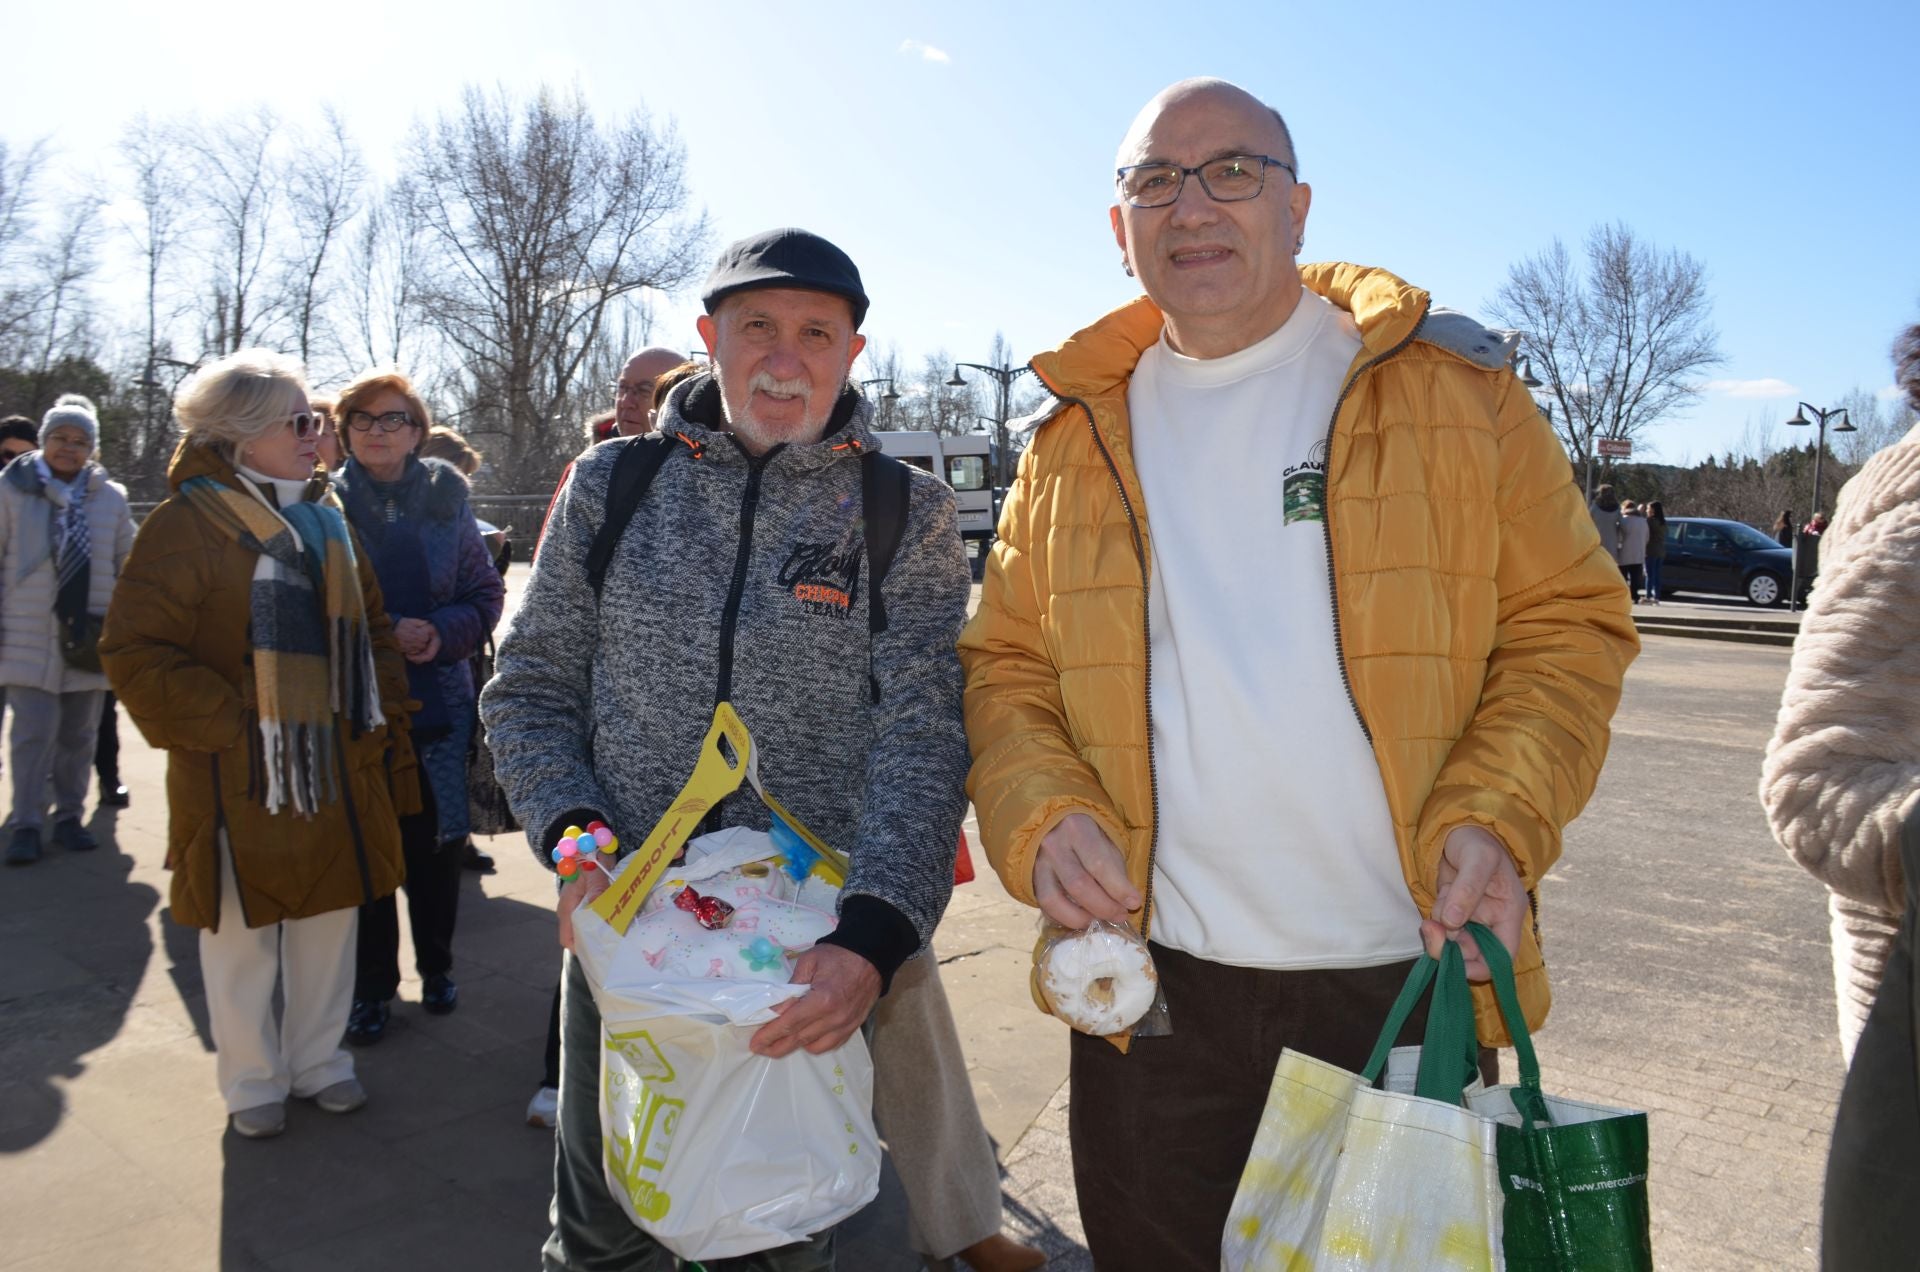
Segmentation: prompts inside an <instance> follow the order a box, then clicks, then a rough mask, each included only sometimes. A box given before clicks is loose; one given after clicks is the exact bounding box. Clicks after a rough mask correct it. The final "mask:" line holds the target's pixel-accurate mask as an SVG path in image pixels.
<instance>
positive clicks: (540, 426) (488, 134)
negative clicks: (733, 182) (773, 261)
mask: <svg viewBox="0 0 1920 1272" xmlns="http://www.w3.org/2000/svg"><path fill="white" fill-rule="evenodd" d="M685 164H686V154H685V151H684V149H683V148H682V146H681V144H680V141H679V139H678V136H677V134H676V133H675V131H674V129H673V127H672V126H671V125H670V124H669V125H664V126H658V127H656V126H655V125H654V124H653V123H652V122H651V121H650V120H649V119H648V118H647V117H646V116H644V115H640V114H636V115H632V116H629V117H627V118H626V119H624V120H620V121H617V122H614V123H611V124H608V125H604V126H603V125H602V124H601V123H599V122H598V121H596V120H595V119H594V118H593V116H592V114H591V113H590V112H589V111H588V109H587V106H586V103H585V101H584V100H583V99H582V97H581V95H580V93H579V92H578V90H574V91H572V92H569V93H562V92H559V91H556V90H553V89H542V90H540V91H539V92H538V93H536V94H534V95H533V96H532V97H531V98H529V99H526V100H519V99H516V98H515V97H514V96H513V95H511V94H510V93H509V92H508V91H507V90H506V89H504V88H501V89H495V90H493V91H491V92H489V91H485V90H482V89H480V88H476V87H469V88H468V89H467V90H466V91H465V93H464V94H463V97H462V100H461V105H460V108H459V109H458V110H457V111H454V112H452V113H450V114H447V115H443V116H441V117H440V118H439V119H438V120H437V121H436V122H435V123H434V124H433V125H432V126H431V127H422V128H421V129H419V130H418V132H417V133H416V134H415V136H414V138H413V139H412V142H411V144H410V146H409V153H408V155H407V159H406V171H407V172H408V173H409V175H410V176H411V178H412V180H413V181H414V183H415V186H416V189H417V191H418V205H419V207H420V209H421V213H422V216H423V219H424V224H425V228H426V234H427V237H428V239H429V240H430V242H431V251H430V253H429V257H428V263H429V269H428V270H426V271H425V273H424V280H423V285H422V288H421V291H420V294H419V298H420V308H419V311H418V312H419V313H420V314H421V316H422V318H423V319H424V320H425V321H427V322H429V323H431V324H433V326H434V327H435V329H436V330H437V332H438V333H439V334H440V335H441V337H442V338H443V339H445V340H446V341H447V343H448V345H449V347H450V350H451V351H452V352H453V353H454V354H455V355H456V356H457V359H458V361H460V362H461V363H462V364H464V366H465V367H466V369H467V370H468V372H469V373H470V374H471V376H472V377H473V382H474V385H475V387H476V390H479V391H485V392H489V393H495V394H497V395H498V400H499V403H500V408H501V414H502V417H503V422H504V425H505V429H504V431H505V432H506V433H507V444H506V446H505V447H503V448H496V453H499V452H501V451H503V452H504V453H499V458H500V460H501V461H502V462H503V463H504V465H505V466H506V470H507V471H509V472H515V473H525V474H526V475H527V477H528V480H529V481H538V482H544V481H545V480H546V479H547V477H548V475H549V474H548V471H547V470H548V469H549V468H551V467H552V466H553V465H554V463H555V462H557V460H559V459H562V458H564V457H565V456H566V455H568V454H571V453H572V450H573V448H574V443H575V441H576V438H577V433H576V431H575V428H574V423H575V422H574V421H572V420H571V419H566V418H562V419H558V420H556V419H555V418H554V417H555V416H556V415H557V414H561V412H560V410H559V408H560V407H561V406H562V405H563V404H564V403H565V401H566V399H567V396H568V394H569V392H570V391H571V390H572V388H573V386H574V385H575V383H576V380H577V378H578V376H579V374H580V372H581V370H582V366H583V364H584V362H585V361H586V359H587V356H588V351H589V350H591V349H592V348H594V346H595V344H596V342H597V340H598V338H599V337H600V335H601V332H602V330H603V328H604V326H605V324H606V322H607V318H608V313H609V308H610V306H612V305H613V303H614V302H615V301H616V300H618V299H619V298H621V297H623V296H628V295H632V294H635V293H638V292H640V291H641V290H642V289H643V288H654V289H657V290H672V289H674V288H677V287H678V286H680V285H681V284H682V283H684V282H686V281H687V280H688V279H689V278H691V277H692V276H693V274H694V272H695V271H696V270H697V269H699V268H700V267H701V266H703V265H704V264H705V263H706V255H707V243H708V237H709V233H708V227H707V221H706V218H705V216H704V215H701V214H696V213H694V212H692V211H691V210H690V208H689V206H688V204H689V200H688V193H687V184H686V171H685Z"/></svg>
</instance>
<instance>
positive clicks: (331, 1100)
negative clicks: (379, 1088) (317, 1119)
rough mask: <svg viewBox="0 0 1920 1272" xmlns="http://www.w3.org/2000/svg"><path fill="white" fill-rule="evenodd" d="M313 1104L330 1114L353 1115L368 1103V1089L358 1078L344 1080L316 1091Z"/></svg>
mask: <svg viewBox="0 0 1920 1272" xmlns="http://www.w3.org/2000/svg"><path fill="white" fill-rule="evenodd" d="M313 1102H314V1103H315V1104H317V1105H319V1106H320V1108H321V1109H322V1110H323V1111H325V1112H328V1113H351V1112H353V1111H354V1110H355V1109H357V1108H359V1107H360V1106H361V1105H363V1104H365V1103H366V1102H367V1088H365V1087H363V1086H361V1085H360V1080H359V1079H358V1078H344V1079H342V1080H341V1081H339V1082H336V1083H334V1084H333V1085H332V1086H327V1087H321V1088H320V1089H319V1090H318V1091H315V1092H314V1093H313Z"/></svg>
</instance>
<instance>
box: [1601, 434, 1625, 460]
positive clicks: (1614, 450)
mask: <svg viewBox="0 0 1920 1272" xmlns="http://www.w3.org/2000/svg"><path fill="white" fill-rule="evenodd" d="M1599 440H1600V454H1601V455H1602V456H1603V457H1604V458H1607V459H1632V458H1633V439H1632V438H1631V437H1603V438H1601V439H1599Z"/></svg>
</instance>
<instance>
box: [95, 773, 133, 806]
mask: <svg viewBox="0 0 1920 1272" xmlns="http://www.w3.org/2000/svg"><path fill="white" fill-rule="evenodd" d="M132 802H133V800H132V799H131V798H130V797H129V796H128V794H127V788H126V787H124V786H122V785H120V783H118V782H109V781H106V780H105V779H102V780H101V782H100V806H101V807H102V808H125V807H126V806H127V805H128V804H130V803H132Z"/></svg>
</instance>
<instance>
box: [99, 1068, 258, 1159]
mask: <svg viewBox="0 0 1920 1272" xmlns="http://www.w3.org/2000/svg"><path fill="white" fill-rule="evenodd" d="M86 1065H87V1072H86V1076H85V1079H84V1080H82V1081H74V1082H69V1083H67V1084H65V1086H66V1099H67V1110H68V1114H69V1116H70V1117H73V1118H77V1119H78V1120H79V1121H81V1122H82V1123H84V1124H85V1125H86V1126H88V1127H89V1128H90V1129H91V1130H93V1131H94V1133H95V1134H97V1135H99V1136H100V1137H101V1138H102V1139H105V1140H106V1141H108V1142H109V1143H111V1144H112V1145H113V1146H114V1147H115V1148H117V1149H119V1150H120V1151H121V1152H123V1153H126V1154H127V1155H128V1156H129V1157H133V1156H135V1149H136V1148H138V1147H142V1146H158V1147H160V1148H162V1149H165V1148H167V1147H169V1146H171V1145H173V1144H175V1143H177V1142H178V1141H180V1140H181V1139H184V1138H188V1137H192V1136H197V1135H203V1134H208V1133H214V1134H217V1133H218V1132H219V1131H220V1130H221V1129H222V1128H223V1127H224V1126H225V1125H226V1121H227V1109H226V1103H225V1101H223V1100H222V1099H221V1098H220V1092H219V1089H218V1083H217V1078H216V1075H215V1070H214V1058H213V1055H212V1054H211V1053H209V1052H203V1051H201V1050H199V1049H198V1048H197V1047H195V1048H191V1049H188V1048H182V1047H178V1046H163V1047H139V1048H131V1047H124V1046H122V1045H120V1043H119V1040H118V1039H116V1040H115V1042H114V1045H112V1046H110V1047H107V1048H105V1049H103V1050H101V1051H98V1052H95V1053H94V1054H93V1055H92V1056H90V1057H88V1059H87V1062H86Z"/></svg>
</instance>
